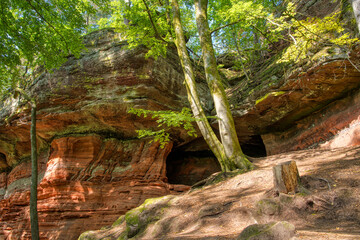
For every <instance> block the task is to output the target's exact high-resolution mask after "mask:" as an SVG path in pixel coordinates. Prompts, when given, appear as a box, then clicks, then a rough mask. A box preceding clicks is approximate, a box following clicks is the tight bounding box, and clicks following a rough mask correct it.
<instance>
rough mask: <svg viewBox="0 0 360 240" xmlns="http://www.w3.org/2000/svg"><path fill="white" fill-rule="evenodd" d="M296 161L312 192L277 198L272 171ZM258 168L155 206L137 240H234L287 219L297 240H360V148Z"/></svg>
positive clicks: (293, 155) (304, 154)
mask: <svg viewBox="0 0 360 240" xmlns="http://www.w3.org/2000/svg"><path fill="white" fill-rule="evenodd" d="M291 160H295V161H296V162H297V165H298V168H299V172H300V176H301V178H302V182H303V184H304V186H305V187H306V188H304V189H303V190H302V191H301V192H299V193H297V194H295V195H285V194H280V196H277V195H276V194H275V192H274V191H273V190H272V188H273V177H272V166H274V165H276V164H278V163H281V162H286V161H291ZM254 165H255V170H254V171H251V172H248V173H245V174H242V175H238V176H235V177H233V178H230V179H228V180H226V181H223V182H221V183H218V184H215V185H211V186H207V187H204V188H202V189H199V190H194V191H192V192H189V193H186V194H183V195H180V196H172V197H168V198H167V200H166V201H165V202H163V203H162V204H160V205H159V204H158V205H154V206H153V207H152V206H151V205H149V206H150V207H149V208H150V209H147V210H146V211H144V212H142V213H141V215H140V218H139V219H141V218H146V217H149V216H151V217H152V219H154V217H155V220H152V221H151V223H150V224H148V225H146V228H145V230H144V231H143V230H142V231H143V233H141V234H139V235H136V236H137V237H136V239H204V240H205V239H206V240H209V239H234V238H236V237H237V236H238V235H239V234H240V233H241V231H242V230H243V229H244V228H245V227H247V226H248V225H251V224H254V223H268V222H270V221H284V220H285V221H289V222H291V223H292V224H294V225H295V227H296V229H297V235H296V238H297V239H360V189H359V188H360V147H356V148H347V149H337V150H305V151H298V152H290V153H286V154H280V155H274V156H270V157H266V158H259V159H255V160H254ZM151 208H153V209H151ZM146 212H148V215H146ZM157 215H158V216H157ZM146 221H147V220H146ZM146 221H145V222H146ZM138 225H139V224H138ZM127 227H128V229H129V226H127V225H126V223H125V222H123V223H122V224H121V225H119V226H117V227H116V228H117V230H116V231H115V230H114V229H112V230H104V231H98V232H97V236H98V237H99V236H107V237H109V239H116V238H117V237H119V236H120V235H121V232H123V231H124V230H125V229H126V228H127ZM110 232H112V233H111V234H110ZM98 234H102V235H98ZM123 234H124V232H123ZM110 236H111V237H110ZM112 237H113V238H112Z"/></svg>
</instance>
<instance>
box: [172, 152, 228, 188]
mask: <svg viewBox="0 0 360 240" xmlns="http://www.w3.org/2000/svg"><path fill="white" fill-rule="evenodd" d="M219 171H221V168H220V164H219V163H218V161H217V159H216V157H215V156H214V154H213V153H212V152H211V151H210V150H202V151H189V152H187V151H181V150H174V151H172V152H171V153H170V154H169V156H168V157H167V160H166V172H167V174H166V175H167V178H168V182H169V183H171V184H183V185H188V186H191V185H194V184H195V183H197V182H199V181H201V180H203V179H205V178H207V177H209V176H210V175H211V174H213V173H215V172H219Z"/></svg>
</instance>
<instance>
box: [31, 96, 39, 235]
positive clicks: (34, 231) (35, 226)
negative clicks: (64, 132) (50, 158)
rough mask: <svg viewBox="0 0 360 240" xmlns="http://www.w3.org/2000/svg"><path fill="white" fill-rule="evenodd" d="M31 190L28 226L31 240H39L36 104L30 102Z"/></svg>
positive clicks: (33, 101)
mask: <svg viewBox="0 0 360 240" xmlns="http://www.w3.org/2000/svg"><path fill="white" fill-rule="evenodd" d="M30 139H31V188H30V224H31V238H32V240H38V239H39V221H38V211H37V185H38V184H37V182H38V180H37V177H38V165H37V146H36V103H35V100H32V101H31V129H30Z"/></svg>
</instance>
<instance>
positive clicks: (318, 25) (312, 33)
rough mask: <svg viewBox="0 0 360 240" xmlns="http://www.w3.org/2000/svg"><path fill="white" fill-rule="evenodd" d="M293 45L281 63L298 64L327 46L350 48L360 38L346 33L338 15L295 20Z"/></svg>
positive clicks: (293, 24)
mask: <svg viewBox="0 0 360 240" xmlns="http://www.w3.org/2000/svg"><path fill="white" fill-rule="evenodd" d="M292 26H293V28H294V33H293V34H292V40H293V43H292V45H291V46H290V47H288V48H287V50H286V51H285V53H284V54H283V56H282V58H281V59H280V60H279V62H296V61H301V60H303V59H307V58H310V57H311V55H312V54H311V53H312V52H315V51H317V50H319V48H321V47H326V46H350V45H352V44H353V43H355V42H358V41H359V39H358V38H351V37H350V34H349V33H344V30H345V29H344V27H343V26H342V23H341V22H340V21H339V18H338V13H334V14H331V15H329V16H327V17H324V18H323V19H319V18H307V19H305V20H294V21H293V23H292Z"/></svg>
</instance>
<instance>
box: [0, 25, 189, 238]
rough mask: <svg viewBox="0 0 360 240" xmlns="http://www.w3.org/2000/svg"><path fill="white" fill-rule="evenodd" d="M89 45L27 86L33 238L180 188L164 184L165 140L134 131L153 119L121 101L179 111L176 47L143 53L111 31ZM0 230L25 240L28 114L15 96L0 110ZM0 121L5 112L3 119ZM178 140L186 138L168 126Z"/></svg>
mask: <svg viewBox="0 0 360 240" xmlns="http://www.w3.org/2000/svg"><path fill="white" fill-rule="evenodd" d="M85 42H86V46H87V49H88V51H87V52H85V53H84V54H82V56H81V57H80V58H79V59H76V58H74V57H70V58H69V60H68V62H67V63H65V64H64V65H63V66H62V67H61V68H60V69H59V70H56V71H54V72H53V73H42V74H41V75H39V77H38V78H37V79H36V81H35V82H34V84H33V85H32V86H31V87H30V89H29V92H30V94H32V95H33V96H36V98H37V100H38V115H37V140H38V151H39V152H40V157H39V186H38V211H39V225H40V237H41V239H76V238H77V237H78V236H79V234H80V233H81V232H83V231H85V230H88V229H98V228H100V227H102V226H104V225H106V224H108V223H109V224H110V223H112V222H113V221H114V220H115V219H116V218H117V217H118V216H119V215H121V214H123V213H125V212H126V211H128V210H129V209H131V208H134V207H136V206H138V205H139V204H141V203H142V202H143V201H144V200H145V199H147V198H150V197H156V196H162V195H166V194H170V193H177V192H182V191H184V190H187V189H188V187H186V186H183V185H170V184H168V183H167V177H166V158H167V155H168V154H169V152H170V151H171V149H172V146H173V143H169V144H168V145H166V146H165V147H164V148H161V147H160V146H159V143H157V142H150V140H149V139H143V140H139V139H137V138H136V136H137V133H136V132H135V130H137V129H141V128H150V127H154V126H155V125H156V123H155V121H154V119H151V118H149V117H148V118H139V117H136V116H135V115H132V114H129V113H127V111H128V110H129V108H130V107H135V108H145V109H150V110H167V109H173V110H180V109H181V108H182V107H184V106H186V105H185V104H186V100H185V99H186V91H185V87H184V86H183V75H182V70H181V68H180V66H179V63H178V61H177V55H176V54H174V52H173V51H172V50H171V49H169V51H168V56H167V58H166V59H165V58H161V57H159V58H158V59H157V60H155V59H152V58H148V59H146V58H145V54H146V52H147V50H146V49H145V48H143V47H138V48H136V49H128V47H127V43H126V42H125V41H122V40H121V37H120V36H119V35H118V34H116V33H115V32H114V31H112V30H104V31H99V32H94V33H92V34H90V35H89V36H87V37H86V38H85ZM0 120H2V124H1V125H0V171H1V173H0V239H30V231H29V230H30V224H29V206H28V205H29V196H30V193H29V186H30V175H31V168H30V157H29V156H30V137H29V129H30V116H29V109H28V105H27V104H26V103H25V102H24V101H22V100H21V99H20V100H18V99H11V98H8V99H6V100H5V102H3V103H2V106H1V111H0ZM4 120H6V121H4ZM172 134H173V136H176V137H175V138H174V139H176V141H177V142H182V141H187V140H186V139H187V135H186V134H185V132H184V131H183V130H181V129H174V130H173V132H172Z"/></svg>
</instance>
